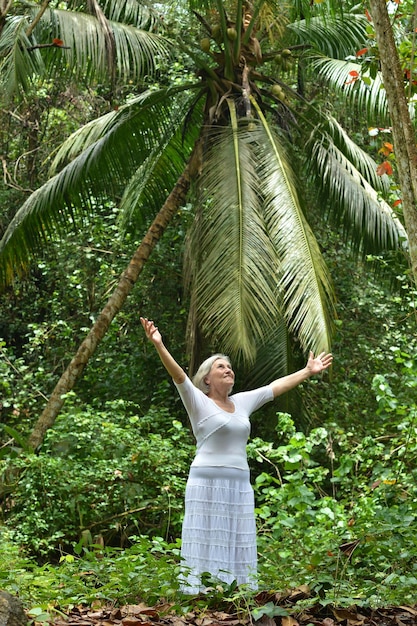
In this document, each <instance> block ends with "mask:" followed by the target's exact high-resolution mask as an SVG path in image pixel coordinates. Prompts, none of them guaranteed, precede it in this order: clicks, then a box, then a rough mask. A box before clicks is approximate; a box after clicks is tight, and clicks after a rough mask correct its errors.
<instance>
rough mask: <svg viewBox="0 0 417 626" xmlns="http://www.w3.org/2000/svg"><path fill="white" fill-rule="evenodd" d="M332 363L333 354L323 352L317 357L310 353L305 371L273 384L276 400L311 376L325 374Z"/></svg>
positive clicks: (302, 370) (278, 379)
mask: <svg viewBox="0 0 417 626" xmlns="http://www.w3.org/2000/svg"><path fill="white" fill-rule="evenodd" d="M332 361H333V356H332V355H331V354H326V353H325V352H322V353H321V354H319V355H318V356H317V357H315V356H314V354H313V353H312V352H310V356H309V359H308V361H307V365H306V366H305V367H303V369H301V370H298V372H294V373H293V374H289V375H288V376H283V377H282V378H277V380H274V381H273V382H272V383H271V387H272V392H273V394H274V398H276V397H277V396H280V395H281V394H283V393H285V392H286V391H290V390H291V389H294V387H297V385H299V384H300V383H302V382H303V381H304V380H307V378H310V376H314V374H319V373H320V372H324V370H327V368H328V367H330V365H331V364H332Z"/></svg>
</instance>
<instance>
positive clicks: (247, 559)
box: [181, 467, 257, 594]
mask: <svg viewBox="0 0 417 626" xmlns="http://www.w3.org/2000/svg"><path fill="white" fill-rule="evenodd" d="M181 557H182V565H183V574H182V576H181V589H182V591H183V592H184V593H188V594H197V593H199V592H202V591H204V589H205V585H204V583H202V581H201V574H203V573H205V572H208V573H210V574H211V576H212V577H213V578H214V579H217V580H218V581H221V582H224V583H227V584H230V583H232V582H233V581H235V580H236V581H237V584H238V585H242V584H245V585H248V586H249V587H250V588H251V589H256V588H257V586H256V568H257V549H256V525H255V513H254V495H253V489H252V486H251V484H250V479H249V471H245V470H240V469H235V468H230V467H191V469H190V474H189V477H188V481H187V486H186V490H185V515H184V522H183V526H182V544H181Z"/></svg>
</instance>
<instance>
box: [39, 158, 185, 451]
mask: <svg viewBox="0 0 417 626" xmlns="http://www.w3.org/2000/svg"><path fill="white" fill-rule="evenodd" d="M194 154H195V152H194V153H193V155H192V156H191V159H190V161H189V164H188V165H187V167H186V168H185V170H184V172H183V173H182V175H181V176H180V178H179V179H178V180H177V182H176V184H175V187H174V188H173V190H172V191H171V193H170V194H169V196H168V198H167V199H166V201H165V204H164V206H163V207H162V208H161V210H160V211H159V213H158V215H157V216H156V218H155V219H154V221H153V222H152V225H151V226H150V228H149V230H148V232H147V233H146V235H145V237H144V238H143V240H142V242H141V244H140V246H139V248H138V249H137V250H136V252H135V254H134V255H133V257H132V259H131V261H130V263H129V265H128V267H127V269H126V270H125V271H124V272H123V274H122V275H121V277H120V280H119V282H118V284H117V286H116V289H115V290H114V292H113V294H112V295H111V296H110V298H109V300H108V301H107V303H106V306H105V307H104V309H103V310H102V311H101V313H100V315H99V316H98V318H97V321H96V322H95V324H94V326H93V327H92V328H91V330H90V332H89V333H88V335H87V337H86V338H85V339H84V341H83V342H82V343H81V345H80V347H79V348H78V350H77V352H76V354H75V356H74V357H73V358H72V360H71V362H70V363H69V365H68V367H67V369H66V370H65V372H64V373H63V374H62V376H61V378H60V379H59V381H58V383H57V384H56V386H55V389H54V390H53V392H52V395H51V397H50V398H49V400H48V403H47V405H46V406H45V408H44V410H43V412H42V414H41V415H40V417H39V419H38V421H37V422H36V424H35V426H34V428H33V431H32V433H31V435H30V437H29V440H28V443H29V445H30V446H31V447H32V448H33V449H35V450H36V448H38V447H39V446H40V445H41V443H42V441H43V438H44V436H45V433H46V431H47V430H48V428H51V426H53V424H54V422H55V418H56V417H57V415H58V413H59V411H60V410H61V408H62V406H63V404H64V398H63V396H64V395H65V394H66V393H68V392H69V391H70V390H71V389H72V388H73V386H74V384H75V382H76V381H77V379H78V378H79V377H80V376H81V374H82V372H83V370H84V367H85V366H86V364H87V362H88V360H89V358H90V357H91V356H92V355H93V354H94V352H95V349H96V348H97V346H98V344H99V343H100V341H101V340H102V339H103V337H104V335H105V334H106V332H107V330H108V328H109V326H110V324H111V322H112V320H113V319H114V317H115V315H116V314H117V313H118V312H119V311H120V309H121V308H122V306H123V304H124V302H125V300H126V298H127V296H128V295H129V293H130V291H131V290H132V288H133V286H134V284H135V282H136V281H137V279H138V277H139V275H140V273H141V271H142V269H143V266H144V265H145V263H146V261H147V260H148V259H149V256H150V254H151V252H152V250H153V249H154V247H155V245H156V244H157V242H158V241H159V239H160V238H161V236H162V234H163V232H164V230H165V229H166V227H167V226H168V224H169V222H170V221H171V219H172V218H173V216H174V215H175V213H176V212H177V211H178V209H179V207H180V206H181V205H182V204H183V203H184V201H185V198H186V195H187V192H188V190H189V187H190V181H191V178H192V176H193V172H194V170H193V162H194Z"/></svg>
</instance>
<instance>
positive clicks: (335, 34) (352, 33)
mask: <svg viewBox="0 0 417 626" xmlns="http://www.w3.org/2000/svg"><path fill="white" fill-rule="evenodd" d="M366 25H367V20H366V17H365V16H363V15H356V14H348V15H346V16H345V17H341V16H340V15H339V16H333V17H329V16H328V17H326V18H323V17H319V16H317V17H312V18H311V19H309V20H300V21H297V22H292V23H290V24H288V29H289V30H290V31H291V32H292V33H293V34H294V35H295V36H296V39H297V41H298V42H300V43H304V44H310V45H311V46H312V47H313V48H314V49H315V50H316V51H319V52H320V53H321V54H323V55H326V56H329V57H335V58H339V59H344V58H345V57H347V56H348V55H351V54H354V53H355V52H356V51H357V50H358V49H359V48H360V47H363V46H362V45H361V44H362V42H363V41H365V40H366Z"/></svg>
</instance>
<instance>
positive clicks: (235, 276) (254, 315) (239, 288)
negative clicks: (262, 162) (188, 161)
mask: <svg viewBox="0 0 417 626" xmlns="http://www.w3.org/2000/svg"><path fill="white" fill-rule="evenodd" d="M206 142H207V143H208V149H207V152H206V153H205V155H204V168H203V172H202V175H201V179H200V183H199V188H200V198H199V204H198V207H197V215H196V218H195V223H194V227H193V229H192V233H191V236H190V242H189V245H188V263H189V268H190V269H191V271H192V272H191V291H192V293H193V295H194V299H193V305H194V307H195V308H196V310H195V311H192V312H191V315H193V316H196V318H197V320H198V325H199V327H200V329H202V331H203V333H204V334H205V335H206V336H208V337H210V338H211V339H212V340H213V342H214V343H215V342H219V345H221V346H222V350H225V351H227V352H228V353H229V354H230V355H231V356H232V358H236V359H241V358H242V359H243V360H245V361H246V362H253V360H254V358H255V356H256V347H257V344H260V343H262V342H263V341H264V339H265V336H266V335H267V334H268V330H269V329H270V328H271V327H272V325H273V323H274V319H275V317H276V315H277V307H278V305H277V297H276V290H275V287H274V284H273V282H271V276H274V264H275V255H274V252H273V250H272V249H271V242H270V240H269V237H268V233H267V230H266V228H265V223H264V219H263V215H262V202H261V197H260V195H259V193H258V188H259V180H258V176H257V172H256V160H255V154H254V150H253V143H252V142H253V133H252V131H250V130H248V129H242V128H240V127H238V126H237V123H236V122H235V123H234V125H233V127H226V128H221V129H217V130H216V129H215V130H212V131H211V132H210V134H209V136H208V137H207V139H206Z"/></svg>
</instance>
